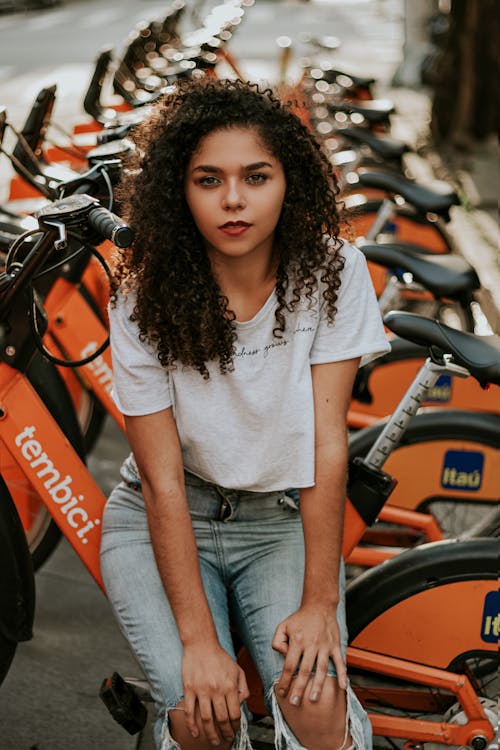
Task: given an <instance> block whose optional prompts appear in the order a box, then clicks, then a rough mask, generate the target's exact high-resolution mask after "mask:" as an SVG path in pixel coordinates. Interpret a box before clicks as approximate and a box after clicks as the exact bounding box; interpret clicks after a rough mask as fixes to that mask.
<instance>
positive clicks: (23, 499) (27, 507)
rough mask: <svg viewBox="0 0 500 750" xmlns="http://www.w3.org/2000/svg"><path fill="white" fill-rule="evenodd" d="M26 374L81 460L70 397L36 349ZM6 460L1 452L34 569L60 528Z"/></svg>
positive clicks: (50, 548) (54, 542)
mask: <svg viewBox="0 0 500 750" xmlns="http://www.w3.org/2000/svg"><path fill="white" fill-rule="evenodd" d="M26 376H27V378H28V380H29V381H30V383H31V384H32V386H33V387H34V388H35V390H36V391H37V393H38V395H39V396H40V398H41V399H42V401H43V402H44V404H45V405H46V407H47V408H48V410H49V411H50V413H51V414H52V416H53V418H54V420H55V421H56V422H57V423H58V425H59V426H60V427H61V429H62V431H63V432H64V434H65V435H66V437H67V438H68V440H69V441H70V443H71V445H72V446H73V448H74V449H75V451H76V452H77V453H78V455H79V456H80V458H81V459H82V460H84V457H85V447H84V441H83V436H82V432H81V429H80V426H79V423H78V420H77V417H76V414H75V411H74V408H73V404H72V401H71V398H70V396H69V394H68V391H67V390H66V387H65V385H64V383H63V381H62V379H61V377H60V375H59V373H58V372H57V370H56V368H55V367H54V366H53V365H52V364H51V363H49V362H47V360H45V359H44V358H43V357H42V355H41V354H39V353H37V354H35V355H34V357H33V359H32V360H31V362H30V364H29V366H28V368H27V370H26ZM7 461H8V459H6V457H5V454H3V456H2V465H1V470H2V475H3V476H4V479H5V482H6V484H7V486H8V488H9V491H10V493H11V495H12V498H13V500H14V503H15V504H16V507H17V509H18V512H19V515H20V517H21V520H22V521H23V526H24V528H25V531H26V536H27V539H28V547H29V550H30V552H31V555H32V559H33V566H34V568H35V570H38V569H39V568H40V566H41V565H42V564H43V563H44V562H45V560H46V559H47V558H48V557H49V556H50V555H51V553H52V552H53V550H54V549H55V547H56V546H57V544H58V542H59V539H60V537H61V532H60V530H59V527H58V526H57V524H56V523H55V521H54V520H53V519H52V516H51V515H50V513H49V511H48V510H47V508H46V506H45V505H44V503H43V502H42V501H41V499H40V498H39V496H38V494H37V493H36V492H35V491H34V490H33V488H32V487H31V485H30V484H29V482H28V480H27V479H26V477H25V476H24V474H23V473H22V471H21V469H20V468H19V467H18V466H17V464H15V463H13V462H12V460H10V462H8V463H7Z"/></svg>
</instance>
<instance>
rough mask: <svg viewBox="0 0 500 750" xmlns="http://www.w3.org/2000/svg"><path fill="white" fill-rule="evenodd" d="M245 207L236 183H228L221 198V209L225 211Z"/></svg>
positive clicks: (243, 198)
mask: <svg viewBox="0 0 500 750" xmlns="http://www.w3.org/2000/svg"><path fill="white" fill-rule="evenodd" d="M245 205H246V201H245V197H244V195H243V191H242V190H241V188H240V186H239V185H238V184H237V183H236V182H234V181H230V182H229V183H228V185H227V188H226V191H225V193H224V196H223V198H222V207H223V208H225V209H232V208H244V206H245Z"/></svg>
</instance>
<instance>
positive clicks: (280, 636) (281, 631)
mask: <svg viewBox="0 0 500 750" xmlns="http://www.w3.org/2000/svg"><path fill="white" fill-rule="evenodd" d="M271 645H272V647H273V649H274V650H275V651H278V652H279V653H280V654H283V656H286V655H287V653H288V634H287V632H286V628H285V625H284V623H281V624H280V625H278V627H277V628H276V632H275V634H274V638H273V642H272V644H271Z"/></svg>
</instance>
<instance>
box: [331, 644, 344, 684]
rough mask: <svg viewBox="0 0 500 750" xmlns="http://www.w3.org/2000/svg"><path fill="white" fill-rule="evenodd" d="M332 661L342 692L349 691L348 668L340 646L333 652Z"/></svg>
mask: <svg viewBox="0 0 500 750" xmlns="http://www.w3.org/2000/svg"><path fill="white" fill-rule="evenodd" d="M332 661H333V664H334V666H335V670H336V672H337V680H338V683H339V687H341V688H342V690H347V668H346V664H345V661H344V657H343V655H342V651H341V649H340V647H339V646H337V647H336V648H334V649H333V651H332Z"/></svg>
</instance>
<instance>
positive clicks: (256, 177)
mask: <svg viewBox="0 0 500 750" xmlns="http://www.w3.org/2000/svg"><path fill="white" fill-rule="evenodd" d="M266 180H267V175H265V174H260V173H257V172H256V173H255V174H251V175H248V177H247V181H248V182H250V184H252V185H258V184H259V183H261V182H265V181H266Z"/></svg>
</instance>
